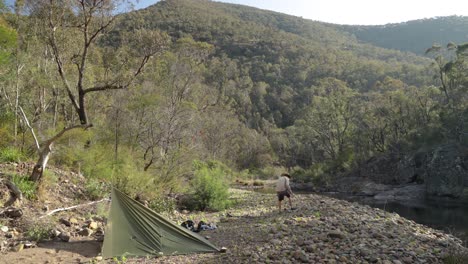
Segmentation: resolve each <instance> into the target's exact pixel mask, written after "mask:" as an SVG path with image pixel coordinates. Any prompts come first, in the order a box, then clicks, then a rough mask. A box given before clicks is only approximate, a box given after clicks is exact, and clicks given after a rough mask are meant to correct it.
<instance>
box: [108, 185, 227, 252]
mask: <svg viewBox="0 0 468 264" xmlns="http://www.w3.org/2000/svg"><path fill="white" fill-rule="evenodd" d="M111 197H112V200H111V208H110V212H109V217H108V220H107V227H106V234H105V236H104V245H103V247H102V256H103V257H104V258H112V257H120V256H154V255H161V254H163V255H179V254H189V253H207V252H216V251H219V249H218V248H217V247H216V246H214V245H213V244H211V243H210V242H209V241H208V240H206V239H205V238H203V237H201V236H200V235H198V234H196V233H194V232H192V231H190V230H188V229H186V228H183V227H181V226H178V225H176V224H174V223H172V222H171V221H169V220H167V219H166V218H164V217H163V216H162V215H160V214H158V213H156V212H154V211H153V210H151V209H149V208H147V207H145V206H143V205H142V204H141V203H139V202H137V201H135V200H133V199H132V198H130V197H128V196H127V195H126V194H124V193H122V192H121V191H119V190H117V189H115V188H113V190H112V196H111Z"/></svg>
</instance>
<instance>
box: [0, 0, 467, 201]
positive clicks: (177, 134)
mask: <svg viewBox="0 0 468 264" xmlns="http://www.w3.org/2000/svg"><path fill="white" fill-rule="evenodd" d="M60 2H61V1H51V2H50V3H44V2H36V1H24V2H20V4H19V5H18V6H17V8H16V10H15V12H13V13H8V12H4V13H3V17H4V20H5V22H0V27H1V28H0V34H2V35H4V36H8V38H3V37H2V39H5V40H7V41H6V42H2V43H1V45H2V49H1V51H0V52H1V53H0V56H1V58H2V59H1V61H0V63H2V67H1V68H0V69H1V72H0V74H1V77H0V89H1V90H0V94H1V97H0V107H1V111H0V137H1V138H2V141H0V150H1V155H0V156H1V158H2V159H3V160H7V161H15V160H16V161H17V160H31V159H33V160H35V161H36V164H35V165H31V166H32V168H31V170H32V172H31V177H30V179H31V180H32V181H40V180H41V179H42V178H43V177H47V173H45V172H46V171H47V164H48V162H50V163H52V164H54V165H57V166H63V167H69V168H70V169H72V170H76V171H78V172H79V173H81V174H83V175H85V176H86V177H87V179H88V181H87V188H88V191H89V193H91V194H93V195H98V194H99V190H100V188H101V187H102V186H108V184H109V183H111V182H112V183H113V184H115V185H117V186H118V187H120V188H121V189H124V190H125V191H126V192H129V193H131V192H136V190H138V192H143V193H146V194H147V195H149V196H158V195H161V194H164V193H168V192H184V191H187V190H189V189H187V188H186V187H187V186H190V187H192V188H191V189H190V190H196V189H197V188H200V189H203V184H206V183H207V182H208V183H213V184H214V185H213V186H211V187H210V188H212V189H216V188H218V187H219V188H220V189H222V187H220V186H222V185H223V183H224V181H230V180H233V177H254V178H255V177H272V176H275V175H276V174H277V172H278V170H289V171H291V172H292V173H293V174H294V176H295V177H297V179H298V180H303V181H314V182H315V183H317V184H319V183H320V184H324V185H326V184H328V183H329V182H330V179H331V178H336V177H341V176H343V175H346V174H349V173H352V172H356V171H359V169H360V168H362V167H365V166H366V164H368V162H369V161H370V160H373V159H376V158H380V157H382V156H385V157H389V159H387V161H388V162H387V164H388V168H389V172H388V173H387V174H385V173H380V174H379V175H380V176H379V177H382V179H380V180H381V181H382V182H389V183H398V182H400V181H406V180H408V179H407V178H408V177H413V176H414V173H413V174H411V173H408V174H407V175H406V174H405V175H406V176H404V177H400V176H398V175H397V176H395V174H394V169H395V168H397V167H398V168H401V166H400V163H399V162H400V161H403V160H404V161H407V160H408V159H407V157H412V155H413V154H415V153H426V152H427V151H429V149H431V148H433V147H434V146H438V145H440V144H445V143H448V142H451V143H454V142H455V143H456V145H457V146H460V148H461V149H460V150H457V151H461V152H463V151H465V150H466V147H465V146H466V145H465V144H466V143H467V142H466V141H467V125H468V124H467V122H468V120H467V102H468V100H467V98H466V96H467V93H466V89H467V75H466V72H467V71H466V63H467V62H466V60H465V57H466V52H467V46H466V45H462V44H463V43H455V44H452V45H449V46H448V47H447V48H441V47H433V48H432V49H431V51H430V53H429V55H430V56H432V57H431V58H427V57H419V56H417V55H414V54H412V53H407V52H400V51H395V50H388V49H384V48H381V47H377V46H373V45H371V44H363V43H362V41H361V40H360V39H359V37H358V38H356V37H353V35H352V34H351V33H348V32H346V31H345V30H344V29H342V28H341V29H340V28H337V27H336V26H335V25H329V24H325V23H319V22H313V21H310V20H303V19H300V18H297V17H293V16H288V15H284V14H280V13H275V12H270V11H264V10H259V9H255V8H250V7H245V6H240V5H232V4H223V3H217V2H211V1H193V0H167V1H160V2H159V3H158V4H156V5H153V6H151V7H148V8H146V9H143V10H138V11H131V12H127V13H123V14H120V15H117V16H115V15H114V13H113V10H115V9H114V6H113V4H114V3H118V1H106V2H105V3H104V2H100V1H98V2H92V3H91V2H88V1H70V2H67V4H66V5H64V4H60ZM76 3H78V4H76ZM93 3H94V4H93ZM22 4H24V5H22ZM353 33H354V32H353ZM443 44H446V43H443ZM456 44H458V45H456ZM422 45H425V44H422ZM430 47H431V45H429V46H427V47H426V48H430ZM447 55H448V56H447ZM457 153H458V152H457ZM457 155H458V154H457ZM423 156H424V155H423ZM410 160H411V162H414V160H413V159H410ZM385 168H387V167H385ZM382 169H383V167H382ZM218 181H219V182H218ZM218 183H219V185H216V184H218ZM155 190H160V191H159V192H155ZM199 206H200V207H203V206H207V205H206V204H205V205H199ZM212 206H214V205H212ZM216 206H217V207H223V206H224V204H218V205H216Z"/></svg>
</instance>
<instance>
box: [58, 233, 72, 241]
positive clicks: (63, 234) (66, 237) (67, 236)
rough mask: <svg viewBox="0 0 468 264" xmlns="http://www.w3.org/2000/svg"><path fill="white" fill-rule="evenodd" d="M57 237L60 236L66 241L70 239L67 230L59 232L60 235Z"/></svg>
mask: <svg viewBox="0 0 468 264" xmlns="http://www.w3.org/2000/svg"><path fill="white" fill-rule="evenodd" d="M58 238H60V240H62V241H63V242H68V241H70V235H69V234H68V233H67V232H62V233H60V235H59V236H58Z"/></svg>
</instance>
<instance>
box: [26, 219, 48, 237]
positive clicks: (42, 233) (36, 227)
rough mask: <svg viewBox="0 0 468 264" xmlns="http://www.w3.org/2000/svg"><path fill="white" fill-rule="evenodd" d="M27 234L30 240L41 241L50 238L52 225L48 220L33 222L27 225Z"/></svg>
mask: <svg viewBox="0 0 468 264" xmlns="http://www.w3.org/2000/svg"><path fill="white" fill-rule="evenodd" d="M26 229H27V230H26V232H25V235H26V237H27V238H28V239H29V240H32V241H41V240H45V239H49V238H50V234H51V230H52V225H51V224H50V223H47V222H36V223H31V224H29V225H28V226H27V227H26Z"/></svg>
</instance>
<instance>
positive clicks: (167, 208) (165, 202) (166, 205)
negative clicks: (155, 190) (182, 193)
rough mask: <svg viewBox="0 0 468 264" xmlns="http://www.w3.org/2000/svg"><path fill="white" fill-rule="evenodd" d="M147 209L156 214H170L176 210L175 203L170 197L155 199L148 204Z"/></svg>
mask: <svg viewBox="0 0 468 264" xmlns="http://www.w3.org/2000/svg"><path fill="white" fill-rule="evenodd" d="M149 207H150V208H151V209H153V210H154V211H156V212H158V213H160V212H168V213H171V212H174V210H175V209H177V201H176V200H175V199H174V198H172V197H157V198H155V199H153V200H151V201H150V202H149Z"/></svg>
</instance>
